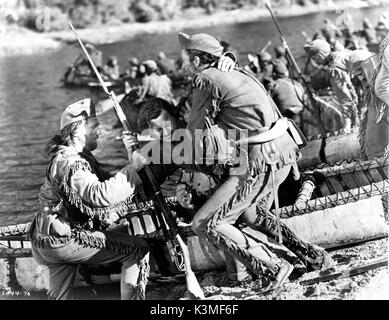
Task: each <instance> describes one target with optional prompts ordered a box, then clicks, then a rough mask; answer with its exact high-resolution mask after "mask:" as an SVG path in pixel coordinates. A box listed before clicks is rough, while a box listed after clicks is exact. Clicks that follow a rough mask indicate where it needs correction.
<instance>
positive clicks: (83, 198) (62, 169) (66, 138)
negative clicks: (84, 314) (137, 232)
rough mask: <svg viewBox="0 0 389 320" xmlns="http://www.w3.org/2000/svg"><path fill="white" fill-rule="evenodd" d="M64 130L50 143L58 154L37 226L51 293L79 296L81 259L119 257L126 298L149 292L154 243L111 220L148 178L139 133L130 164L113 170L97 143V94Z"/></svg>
mask: <svg viewBox="0 0 389 320" xmlns="http://www.w3.org/2000/svg"><path fill="white" fill-rule="evenodd" d="M60 130H61V132H60V134H59V135H55V136H54V137H53V138H52V139H51V140H50V141H49V142H48V144H47V146H46V150H45V151H46V154H47V155H48V156H49V157H51V160H50V163H49V166H48V168H47V172H46V179H45V182H44V184H43V186H42V187H41V189H40V193H39V200H40V207H41V209H40V211H39V212H38V213H37V215H36V216H35V219H34V221H33V223H32V227H31V230H30V238H31V242H32V252H33V256H34V258H35V259H36V260H37V262H38V263H40V264H43V265H46V266H48V268H49V277H50V279H49V292H48V294H49V298H50V299H69V298H72V297H73V296H72V289H73V283H74V279H75V276H76V273H77V267H78V265H79V264H90V265H100V264H108V263H111V262H119V263H121V265H122V270H121V271H122V272H121V286H120V289H121V290H120V292H121V298H122V299H144V298H145V288H146V283H147V278H148V273H149V264H148V259H149V249H148V246H147V244H146V242H145V241H144V240H143V239H141V238H137V237H131V236H130V235H128V234H127V233H124V232H115V231H108V230H106V229H107V226H109V225H111V224H112V223H113V222H114V221H117V220H118V219H119V218H120V217H122V216H124V215H125V214H127V213H128V212H129V210H130V204H131V201H132V198H133V197H134V195H135V194H137V193H138V192H139V190H141V189H139V187H140V185H141V180H140V178H139V176H138V174H137V169H140V166H139V165H137V164H136V159H137V156H139V155H140V154H138V152H137V151H135V152H132V151H131V146H132V145H133V141H135V138H134V137H132V136H130V135H125V138H124V139H123V141H124V143H125V145H126V148H127V150H128V155H129V164H128V165H127V166H125V167H124V168H123V169H122V170H120V171H119V172H117V173H116V174H115V175H114V176H113V177H111V176H110V175H109V174H107V173H106V172H104V171H103V170H102V169H101V168H100V167H99V164H98V163H97V161H96V159H95V158H94V157H93V155H92V153H91V151H93V150H95V149H96V147H97V140H98V138H99V135H100V129H99V122H98V120H97V118H96V114H95V110H94V105H93V103H92V102H91V100H90V99H84V100H81V101H77V102H75V103H73V104H71V105H69V106H68V107H67V108H66V109H65V111H64V112H63V114H62V117H61V125H60Z"/></svg>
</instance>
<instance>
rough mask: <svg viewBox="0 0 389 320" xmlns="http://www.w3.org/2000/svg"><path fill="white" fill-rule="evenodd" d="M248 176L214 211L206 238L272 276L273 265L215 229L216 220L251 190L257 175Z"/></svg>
mask: <svg viewBox="0 0 389 320" xmlns="http://www.w3.org/2000/svg"><path fill="white" fill-rule="evenodd" d="M250 178H251V179H248V180H246V181H245V182H244V183H243V185H242V186H241V187H240V188H239V189H238V191H237V192H236V193H235V194H234V195H233V196H232V197H231V198H230V199H229V200H228V201H227V202H225V203H224V204H223V205H222V207H221V208H220V209H219V210H218V211H216V212H215V214H214V215H213V217H212V219H210V220H209V222H208V223H207V230H206V235H207V239H209V240H210V241H211V242H212V243H214V244H216V245H219V246H222V247H223V248H225V249H226V250H227V251H228V252H230V253H232V254H235V255H236V254H237V255H239V256H240V257H241V258H242V259H244V260H245V261H247V262H248V263H249V265H250V267H251V268H252V269H253V270H256V271H258V272H259V273H260V274H262V275H264V276H270V277H271V278H274V277H275V276H276V274H277V272H278V269H277V268H274V265H268V264H266V263H265V262H264V261H262V260H260V259H259V258H257V257H255V256H253V255H252V254H251V253H250V252H249V251H248V250H246V249H244V248H241V247H240V246H238V245H237V244H236V243H234V242H233V241H231V240H230V239H228V238H226V237H224V236H223V235H221V234H219V233H218V232H216V231H215V226H216V225H217V223H218V221H220V219H221V218H223V217H224V216H225V215H226V213H227V212H228V211H229V210H231V209H232V208H233V207H234V206H235V205H236V204H238V203H239V202H241V201H243V200H244V199H245V198H246V197H247V195H248V194H249V193H250V192H252V188H253V185H254V184H255V183H256V181H257V180H258V176H256V177H250Z"/></svg>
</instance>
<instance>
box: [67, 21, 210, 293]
mask: <svg viewBox="0 0 389 320" xmlns="http://www.w3.org/2000/svg"><path fill="white" fill-rule="evenodd" d="M69 26H70V28H71V29H72V31H73V33H74V34H75V36H76V38H77V40H78V43H79V44H80V46H81V49H82V51H83V52H84V54H85V56H86V57H87V59H88V61H89V63H90V64H91V66H92V69H93V71H94V72H95V74H96V77H97V79H98V80H99V82H100V84H101V87H102V88H103V90H104V92H105V93H106V94H107V95H108V96H109V98H110V99H111V100H112V102H113V105H114V108H115V111H116V113H117V115H118V117H119V120H120V122H121V123H122V125H123V127H124V129H125V130H127V131H129V132H131V131H132V130H131V128H130V125H129V123H128V121H127V119H126V116H125V114H124V112H123V110H122V108H121V106H120V104H119V101H118V99H117V97H116V95H115V93H114V92H113V91H109V90H108V87H107V86H106V85H105V83H104V80H103V78H102V77H101V75H100V73H99V71H98V70H97V68H96V65H95V64H94V62H93V60H92V58H91V57H90V55H89V53H88V51H87V50H86V48H85V46H84V44H83V43H82V41H81V39H80V37H79V36H78V34H77V32H76V30H75V29H74V27H73V25H72V24H71V22H69ZM145 172H146V175H147V178H148V180H149V181H148V182H149V184H150V185H151V187H152V189H153V194H154V204H155V205H156V206H158V207H159V209H160V211H161V212H162V215H161V217H160V218H161V219H160V220H161V225H162V230H163V231H164V234H165V236H166V237H167V238H168V239H167V242H168V247H170V248H169V253H170V254H172V255H174V256H173V257H172V260H173V261H174V262H175V263H176V265H177V268H178V269H179V270H181V271H182V270H183V268H182V267H183V266H182V263H181V261H183V263H184V266H185V276H186V282H187V288H188V293H189V294H190V297H191V298H195V299H204V293H203V291H202V289H201V287H200V285H199V283H198V281H197V279H196V276H195V274H194V272H193V271H192V269H191V266H190V257H189V251H188V247H187V246H186V245H185V243H184V241H182V239H181V237H180V235H179V234H178V233H177V231H176V227H175V225H174V221H173V216H172V214H171V211H170V209H169V207H168V205H167V203H166V200H165V198H164V197H163V195H162V192H161V190H160V189H159V186H158V183H157V181H156V179H155V177H154V174H153V172H152V171H151V169H150V167H149V166H147V165H146V166H145ZM157 211H158V210H157ZM164 223H165V224H167V226H168V227H169V228H167V226H166V225H164ZM178 248H180V249H181V252H179V249H178ZM180 256H182V259H180Z"/></svg>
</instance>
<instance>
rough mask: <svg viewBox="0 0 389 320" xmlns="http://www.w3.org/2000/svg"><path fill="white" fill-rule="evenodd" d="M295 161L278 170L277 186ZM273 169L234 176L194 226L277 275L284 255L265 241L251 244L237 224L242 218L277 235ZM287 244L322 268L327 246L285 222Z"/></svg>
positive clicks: (253, 266)
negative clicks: (251, 176) (306, 238)
mask: <svg viewBox="0 0 389 320" xmlns="http://www.w3.org/2000/svg"><path fill="white" fill-rule="evenodd" d="M290 170H291V165H287V166H284V167H283V168H281V169H280V170H277V171H276V172H275V184H276V190H278V188H279V186H280V184H281V183H282V182H283V181H284V180H285V179H286V177H287V176H288V174H289V172H290ZM270 178H271V176H270V171H269V170H268V171H267V172H265V173H262V174H259V175H258V176H256V177H255V178H254V179H253V180H248V179H247V178H246V177H245V176H230V177H229V178H228V179H227V180H226V181H225V182H224V183H223V184H222V185H221V186H220V187H219V188H218V189H217V190H216V191H215V192H214V194H213V195H212V196H211V197H210V198H209V199H208V200H207V202H206V203H205V204H204V205H203V206H202V207H201V208H200V209H199V211H198V212H197V213H196V215H195V217H194V219H193V222H192V229H193V231H194V232H195V233H196V234H197V235H198V236H200V237H204V238H207V239H208V240H209V241H210V242H211V243H213V244H214V245H215V246H216V247H218V248H219V249H221V250H224V251H226V252H228V253H229V254H230V255H232V256H233V257H234V258H236V259H237V260H239V261H241V262H242V263H243V264H244V265H245V266H246V267H248V268H249V269H250V270H252V271H253V272H254V273H255V274H257V275H258V276H260V277H262V276H265V277H270V278H274V277H275V276H276V274H277V272H278V270H279V266H280V263H281V261H280V259H279V258H278V257H277V256H275V254H274V253H272V252H270V251H269V250H268V249H267V247H266V246H265V245H264V244H262V250H258V246H259V244H258V245H256V246H255V250H253V248H251V247H250V245H249V243H248V241H247V238H246V236H245V235H244V234H243V233H242V232H241V231H240V230H239V229H237V228H236V227H234V226H233V224H234V223H235V222H236V221H237V219H238V218H241V221H242V222H244V223H246V224H247V225H249V226H250V227H251V228H253V229H254V230H257V231H260V232H262V233H264V234H266V235H267V236H269V237H271V238H273V239H275V240H276V239H277V236H278V233H277V223H276V217H275V215H273V214H272V213H271V212H270V208H271V205H272V203H273V201H274V196H273V192H272V189H273V187H272V181H271V179H270ZM281 234H282V239H283V245H284V246H285V247H287V248H288V249H289V250H291V251H292V252H293V253H294V254H296V255H297V256H298V257H299V258H300V259H301V260H302V261H303V262H304V263H305V264H306V265H307V266H310V267H313V268H314V269H317V268H320V267H321V264H322V262H323V260H324V254H325V251H324V249H322V248H320V247H317V246H314V245H312V244H310V243H308V242H305V241H303V240H301V239H299V238H298V237H297V235H296V234H295V233H294V232H293V231H291V230H290V229H289V228H288V227H287V226H286V225H285V224H284V223H282V222H281Z"/></svg>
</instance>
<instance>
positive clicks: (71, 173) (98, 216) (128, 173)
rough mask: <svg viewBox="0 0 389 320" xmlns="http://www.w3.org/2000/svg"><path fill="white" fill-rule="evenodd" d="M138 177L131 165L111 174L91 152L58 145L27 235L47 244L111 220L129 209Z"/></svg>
mask: <svg viewBox="0 0 389 320" xmlns="http://www.w3.org/2000/svg"><path fill="white" fill-rule="evenodd" d="M141 183H142V182H141V180H140V178H139V176H138V174H137V172H136V171H135V169H133V168H132V167H131V166H130V165H127V166H126V167H124V168H123V169H121V170H120V171H119V172H117V173H116V174H115V175H114V176H113V177H110V176H109V174H108V173H106V172H104V171H103V170H101V168H100V167H99V165H98V163H97V161H96V159H95V158H94V157H93V155H92V154H91V153H90V152H88V151H86V152H82V153H79V152H78V151H77V150H75V149H74V148H73V147H65V146H61V147H60V148H59V150H58V152H57V153H56V155H55V156H54V157H53V158H52V160H51V162H50V165H49V166H48V169H47V172H46V178H45V182H44V184H43V185H42V187H41V189H40V193H39V201H40V211H39V212H38V213H37V215H36V216H35V219H34V222H33V224H32V228H31V231H30V236H31V237H32V238H33V239H35V240H44V239H50V240H51V241H49V242H50V244H55V243H56V242H58V241H54V242H53V240H60V239H62V240H64V241H65V240H66V239H68V238H69V237H70V236H72V235H73V236H74V233H75V231H77V230H93V229H97V228H98V227H99V226H101V224H102V222H103V221H108V222H113V221H115V220H116V219H118V218H119V217H121V216H124V215H125V214H126V213H128V212H129V210H130V209H131V201H132V198H133V196H134V195H135V193H136V192H138V191H139V186H140V185H141Z"/></svg>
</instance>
